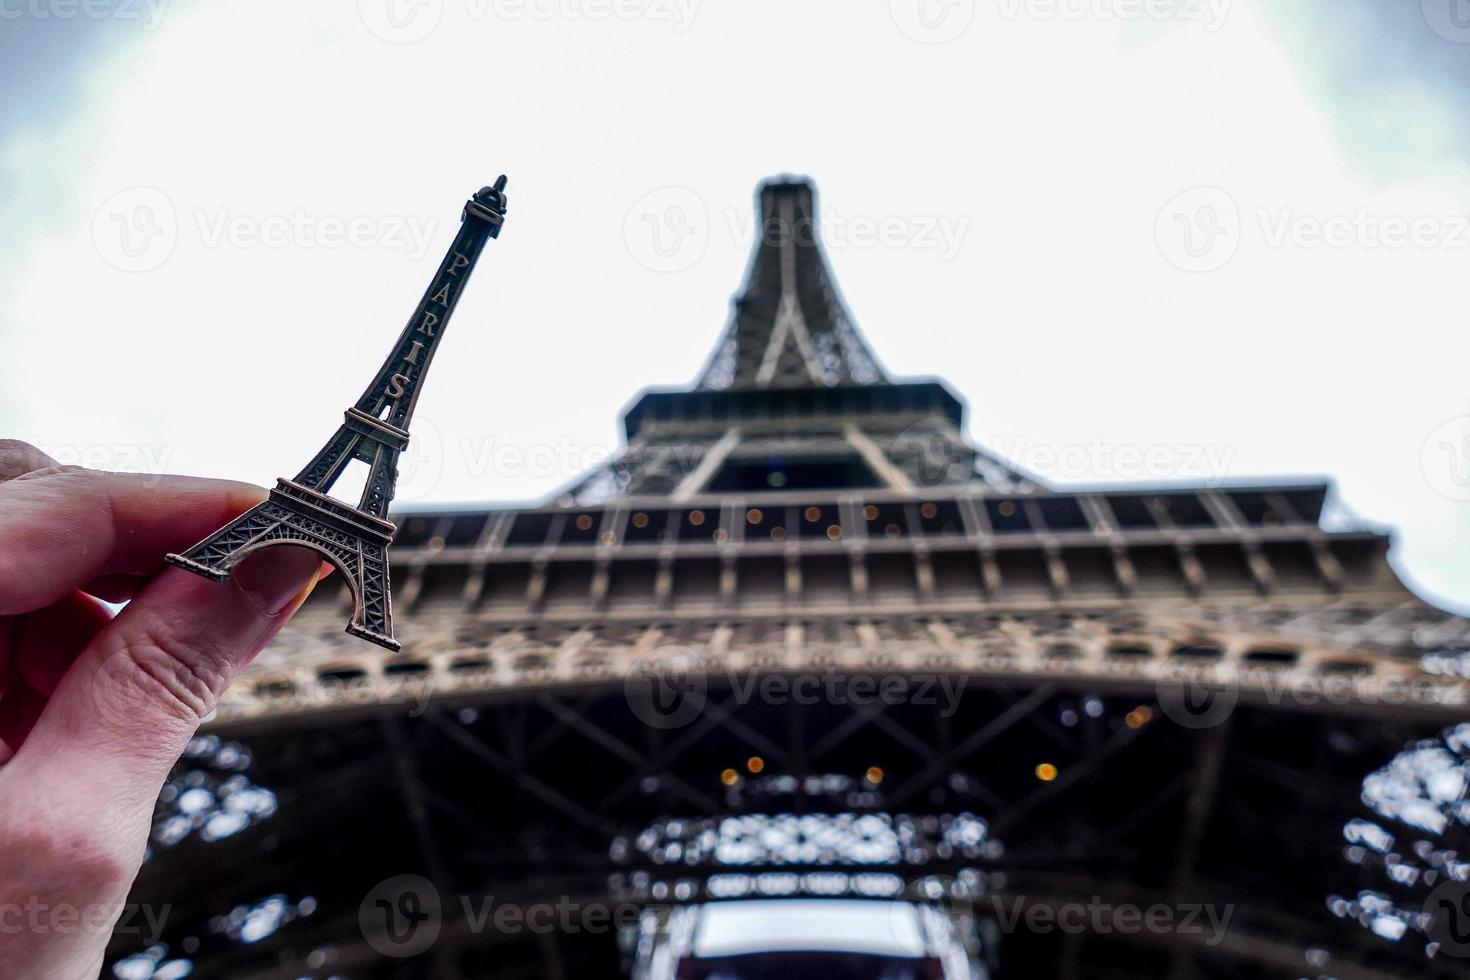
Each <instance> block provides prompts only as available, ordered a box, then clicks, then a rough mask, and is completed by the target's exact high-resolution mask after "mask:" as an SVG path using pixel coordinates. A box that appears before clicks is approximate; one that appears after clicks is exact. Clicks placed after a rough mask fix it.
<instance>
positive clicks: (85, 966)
mask: <svg viewBox="0 0 1470 980" xmlns="http://www.w3.org/2000/svg"><path fill="white" fill-rule="evenodd" d="M264 497H265V493H264V491H262V490H260V489H259V488H257V487H253V486H249V485H246V484H239V483H226V482H223V481H218V480H201V479H192V478H187V477H175V476H166V477H154V476H133V475H125V474H115V473H99V472H94V471H88V470H82V469H77V468H75V467H63V466H58V465H57V464H56V463H55V461H54V460H52V459H50V458H49V457H47V456H46V455H45V454H43V453H41V452H40V451H39V450H37V449H35V448H33V447H31V446H28V445H26V444H25V443H20V442H12V441H8V440H0V973H3V974H4V975H5V976H14V977H28V978H57V980H77V978H95V977H96V976H97V975H98V973H99V971H100V970H101V968H102V958H103V954H104V951H105V947H106V945H107V941H108V938H109V936H110V934H111V931H112V926H113V923H114V922H115V921H116V919H117V916H118V913H119V912H120V911H121V909H122V904H123V902H124V901H125V900H126V898H127V893H128V889H129V888H130V887H131V885H132V882H133V879H134V877H135V876H136V875H137V873H138V867H139V866H140V865H141V864H142V861H143V850H144V847H145V846H146V843H147V838H148V833H149V829H150V826H151V822H152V815H153V808H154V804H155V803H156V801H157V798H158V792H159V789H160V787H161V786H162V785H163V781H164V779H165V777H166V776H167V775H168V772H169V770H170V768H171V767H172V766H173V764H174V763H175V762H176V761H177V760H178V758H179V755H180V754H181V753H182V752H183V750H184V748H185V746H186V745H187V744H188V742H189V739H190V738H191V737H192V736H193V734H194V731H195V729H196V728H198V726H199V723H200V721H201V720H202V719H203V718H204V717H205V716H206V715H208V714H209V712H210V711H212V710H213V709H214V705H215V701H216V699H217V698H218V697H219V696H220V694H221V693H222V692H223V691H224V689H225V687H226V685H228V684H229V683H230V681H231V679H232V678H234V677H235V675H236V674H238V673H239V672H240V671H241V670H242V669H244V668H245V666H246V665H247V664H249V663H250V661H251V659H252V658H253V657H254V656H255V655H256V654H257V653H259V652H260V650H261V648H262V647H264V646H265V645H266V643H267V642H269V640H270V639H271V637H273V636H274V635H275V634H276V632H277V631H278V630H279V629H280V628H281V627H282V626H283V625H284V624H285V622H286V620H287V619H289V618H290V616H291V614H292V613H293V612H294V611H295V610H296V608H297V607H298V606H299V605H300V604H301V603H302V602H303V601H304V600H305V598H306V596H307V595H308V593H309V592H310V591H311V587H312V586H313V585H314V584H315V583H316V581H317V579H318V578H319V577H320V576H321V575H322V574H323V573H324V572H325V571H326V569H327V568H329V566H326V565H324V564H323V563H322V562H321V560H320V559H319V557H318V556H317V555H316V554H315V553H314V552H311V551H309V550H307V549H304V548H292V547H277V548H272V549H269V550H267V551H264V552H262V553H260V554H259V555H257V556H255V557H253V558H251V559H250V560H249V561H247V562H245V563H244V564H242V565H241V566H240V567H239V568H238V569H237V570H236V571H235V572H234V573H233V574H232V575H231V576H230V581H229V582H228V583H227V584H224V585H219V584H216V583H214V582H210V581H208V580H207V579H203V578H200V577H198V576H195V575H191V574H189V573H188V572H185V571H182V570H181V569H176V568H166V567H165V564H164V560H163V557H164V555H165V554H166V553H168V552H171V551H183V550H185V549H186V548H188V547H189V546H190V545H192V544H194V543H195V542H196V541H198V540H200V539H201V538H203V537H204V536H205V535H207V534H209V533H210V532H212V531H214V530H215V529H216V528H218V527H219V526H220V525H222V524H224V523H226V522H227V521H229V520H230V519H232V518H234V517H235V516H237V515H238V514H240V513H242V512H243V511H245V510H247V509H249V508H250V507H252V506H254V505H255V504H257V503H259V502H260V501H261V500H263V499H264ZM102 599H105V600H108V601H110V602H121V601H123V600H125V599H126V600H130V601H129V602H128V605H127V606H126V607H125V608H124V609H123V610H122V612H120V613H119V614H118V615H117V616H116V618H114V617H113V615H112V613H111V612H110V611H109V607H108V606H107V605H106V604H104V603H103V602H101V601H99V600H102ZM68 907H70V909H74V910H75V912H72V911H68ZM53 913H57V914H53ZM58 923H70V925H69V927H63V926H61V925H58Z"/></svg>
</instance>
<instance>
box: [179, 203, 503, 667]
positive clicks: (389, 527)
mask: <svg viewBox="0 0 1470 980" xmlns="http://www.w3.org/2000/svg"><path fill="white" fill-rule="evenodd" d="M505 183H506V180H505V177H504V175H502V176H501V177H500V178H499V179H498V180H497V181H496V182H495V185H494V186H493V187H484V188H481V189H480V190H479V191H477V192H476V193H475V195H474V196H473V197H471V198H470V199H469V200H468V201H466V202H465V206H464V211H463V213H462V214H461V216H460V228H459V233H458V234H457V235H455V238H454V244H452V245H450V246H449V252H448V254H446V255H445V256H444V261H443V262H441V263H440V264H439V270H438V271H437V272H435V273H434V278H433V279H432V280H431V281H430V283H429V288H428V289H427V290H426V291H425V292H424V297H423V299H421V300H419V305H418V307H417V308H415V310H414V312H413V316H411V317H410V318H409V320H408V325H407V326H406V327H404V328H403V333H401V334H400V335H399V337H398V342H397V343H396V344H395V345H394V346H393V352H392V353H391V354H389V355H388V359H387V360H386V361H384V362H383V366H382V368H380V369H379V370H378V374H377V377H375V378H373V380H372V383H371V384H369V385H368V387H367V390H366V391H364V392H363V393H362V397H361V398H359V399H358V400H357V404H355V405H353V406H352V407H351V408H349V409H347V412H346V419H345V421H344V422H343V423H342V425H341V426H340V427H339V428H338V429H337V432H336V434H335V435H333V436H332V438H331V439H330V440H329V441H328V442H327V444H326V445H325V446H323V447H322V449H321V451H320V452H318V453H317V454H316V456H315V457H314V458H313V459H312V461H311V462H310V463H307V464H306V468H305V469H303V470H302V471H301V472H300V473H298V474H297V475H296V478H295V479H292V480H287V479H284V478H282V479H280V480H278V481H276V486H275V488H274V489H273V490H271V492H270V497H269V499H267V500H266V501H265V502H264V503H261V504H258V505H257V506H255V507H253V508H251V509H250V510H248V511H246V512H245V513H244V514H241V515H240V516H239V517H237V518H235V519H234V520H233V521H231V522H230V523H229V524H226V525H225V526H224V527H222V528H220V529H219V530H218V531H215V532H214V533H213V534H211V535H210V536H209V537H207V538H205V539H204V540H203V541H200V542H199V543H198V544H196V545H194V546H193V547H192V548H190V549H189V550H188V551H186V552H184V553H183V554H182V555H169V556H168V560H169V561H170V562H171V563H173V564H175V565H177V566H179V567H180V568H184V569H187V570H189V571H191V572H194V573H195V574H196V575H202V576H204V577H205V578H210V579H214V580H215V581H216V582H223V581H224V580H225V579H227V578H228V577H229V575H230V569H231V568H233V567H234V566H235V565H237V564H239V563H240V562H241V561H243V560H244V559H245V558H247V557H249V556H250V555H252V554H254V553H255V552H256V551H259V550H260V549H261V548H266V547H270V546H271V545H278V544H294V545H300V546H302V547H307V548H311V549H312V550H314V551H317V552H320V553H321V554H322V556H323V557H324V558H326V559H327V560H328V561H330V562H331V563H332V564H333V565H334V566H336V568H337V570H338V571H340V572H341V573H342V578H343V581H345V582H346V583H347V585H348V586H349V588H351V590H352V597H353V604H352V614H351V618H350V619H349V620H348V623H347V632H348V633H351V634H352V635H353V636H358V637H361V638H362V639H364V640H368V641H371V642H373V643H376V644H378V645H379V646H383V647H387V648H388V649H390V650H395V651H396V650H398V649H399V648H400V645H399V643H398V641H397V640H395V639H394V638H393V603H392V596H391V595H390V594H389V579H388V545H389V543H390V542H391V541H392V540H393V534H394V532H395V531H396V530H397V528H396V527H395V526H394V525H393V523H392V522H391V521H389V520H388V519H387V515H388V505H389V504H390V503H392V501H393V485H394V483H395V482H397V480H398V456H399V454H400V453H402V452H403V450H404V449H406V448H407V447H408V425H409V420H410V419H412V418H413V409H414V405H415V404H416V403H417V402H418V397H419V389H420V388H421V386H422V384H423V379H424V375H425V374H426V373H428V370H429V362H430V361H431V360H433V358H434V351H435V350H436V349H438V346H439V341H440V340H441V339H442V338H443V336H444V328H445V327H446V326H448V324H449V318H450V317H451V316H452V315H453V314H454V307H455V305H456V304H457V303H458V302H459V297H460V296H461V295H462V294H463V292H464V287H465V284H466V283H467V282H468V281H469V278H470V273H472V272H473V271H474V269H475V263H476V262H477V261H478V260H479V258H480V252H481V251H482V250H483V249H484V247H485V243H486V242H487V241H488V240H489V239H491V238H498V237H499V236H500V228H501V226H502V224H504V222H505ZM353 463H360V464H362V465H363V466H364V468H365V469H366V471H367V472H366V476H365V480H364V485H363V489H362V496H361V498H360V499H359V500H358V502H357V506H355V507H353V506H349V505H347V504H345V503H343V502H341V501H339V500H337V499H336V498H334V497H331V496H328V494H327V491H329V490H330V489H331V488H332V486H333V485H334V484H335V483H336V482H337V481H338V480H340V479H341V478H342V476H343V474H344V472H345V471H346V470H347V468H348V467H349V466H350V465H351V464H353Z"/></svg>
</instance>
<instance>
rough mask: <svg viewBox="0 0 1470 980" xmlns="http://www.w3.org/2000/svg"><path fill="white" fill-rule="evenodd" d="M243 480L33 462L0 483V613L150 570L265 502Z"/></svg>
mask: <svg viewBox="0 0 1470 980" xmlns="http://www.w3.org/2000/svg"><path fill="white" fill-rule="evenodd" d="M265 496H266V493H265V491H264V490H262V489H261V488H259V487H255V486H251V485H250V484H248V483H234V482H231V481H226V480H206V479H201V478H198V477H187V476H151V475H147V474H133V473H99V472H94V471H91V470H80V469H64V468H63V469H55V468H48V469H41V470H37V471H35V472H31V473H25V474H23V475H21V476H17V477H15V478H13V479H9V480H6V481H5V482H3V483H0V615H14V614H17V613H24V612H30V611H32V610H35V609H40V608H42V607H44V606H47V605H50V604H51V603H52V602H55V601H56V600H58V599H60V598H61V597H63V596H65V595H67V594H68V593H69V592H71V590H72V589H75V588H78V587H80V586H82V585H83V584H84V583H86V582H89V581H91V580H92V579H94V578H96V577H98V576H99V575H119V574H122V575H151V574H153V573H155V572H157V571H158V570H159V569H160V568H162V567H163V556H164V555H165V554H167V553H168V552H170V551H184V550H186V549H187V548H188V547H189V546H190V545H192V544H194V543H195V542H197V541H199V540H200V539H202V538H203V537H205V536H206V535H208V534H210V533H212V532H213V531H215V530H217V529H218V528H219V527H220V526H221V525H223V524H225V523H226V522H228V521H230V520H232V519H233V518H235V517H237V516H238V515H240V514H241V513H243V512H244V511H246V510H249V509H250V508H251V507H253V506H255V505H256V504H258V503H260V502H261V501H262V500H264V499H265Z"/></svg>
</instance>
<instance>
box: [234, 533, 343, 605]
mask: <svg viewBox="0 0 1470 980" xmlns="http://www.w3.org/2000/svg"><path fill="white" fill-rule="evenodd" d="M321 567H322V559H321V556H320V555H318V554H317V553H316V552H315V551H312V550H310V549H309V548H293V547H291V546H290V545H277V546H275V547H272V548H267V549H266V550H264V551H262V552H261V553H260V554H258V555H252V556H251V557H250V558H248V559H247V560H246V561H245V562H244V563H243V564H242V565H241V566H240V567H239V568H237V569H236V570H235V571H234V572H232V573H231V574H230V579H231V580H232V581H233V582H234V583H235V586H236V587H237V588H238V589H239V590H240V591H241V592H243V593H245V595H246V597H247V598H249V599H250V601H251V602H253V603H254V604H255V605H256V606H257V607H258V608H259V609H260V611H261V612H263V613H265V614H266V615H267V616H275V615H278V614H279V613H280V612H281V610H282V609H285V608H286V607H287V606H289V605H290V604H291V600H292V599H295V598H296V597H297V596H298V595H300V594H301V592H302V590H303V589H305V588H306V587H307V586H309V585H311V584H312V583H314V582H315V581H316V577H317V573H318V572H319V571H320V570H321Z"/></svg>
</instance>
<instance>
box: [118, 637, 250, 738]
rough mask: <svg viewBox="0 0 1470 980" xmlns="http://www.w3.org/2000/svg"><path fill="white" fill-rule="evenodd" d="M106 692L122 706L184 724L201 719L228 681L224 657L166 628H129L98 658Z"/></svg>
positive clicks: (210, 709) (195, 723)
mask: <svg viewBox="0 0 1470 980" xmlns="http://www.w3.org/2000/svg"><path fill="white" fill-rule="evenodd" d="M103 670H104V672H105V673H106V675H107V678H106V682H107V691H108V694H109V697H111V698H112V699H113V700H114V702H115V703H116V705H117V706H118V707H119V708H120V709H122V710H123V711H129V712H131V711H134V710H138V709H149V708H151V709H153V710H155V711H156V710H158V709H162V710H163V711H164V712H165V713H166V715H167V716H169V717H172V718H175V719H177V720H178V721H180V722H184V723H187V724H190V725H197V724H199V723H200V722H201V721H203V720H204V719H205V718H206V717H207V716H208V715H209V713H210V712H211V711H213V710H214V706H215V703H216V702H217V701H218V699H219V696H220V694H221V693H222V692H223V691H224V689H225V685H226V684H227V683H228V681H229V673H228V669H227V667H226V665H225V660H224V658H223V657H222V656H220V655H219V654H218V653H217V652H214V651H211V650H209V649H208V648H207V647H204V646H201V645H199V644H196V643H191V642H189V641H187V640H183V639H181V638H179V637H178V636H176V635H174V634H173V633H171V632H170V631H169V630H168V629H167V628H162V627H149V628H143V629H140V630H138V631H136V632H133V633H131V634H130V635H129V636H128V637H127V638H126V640H125V641H122V642H120V643H119V645H118V647H117V649H116V650H114V651H112V653H111V655H110V656H108V657H107V658H106V659H105V660H104V661H103Z"/></svg>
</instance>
